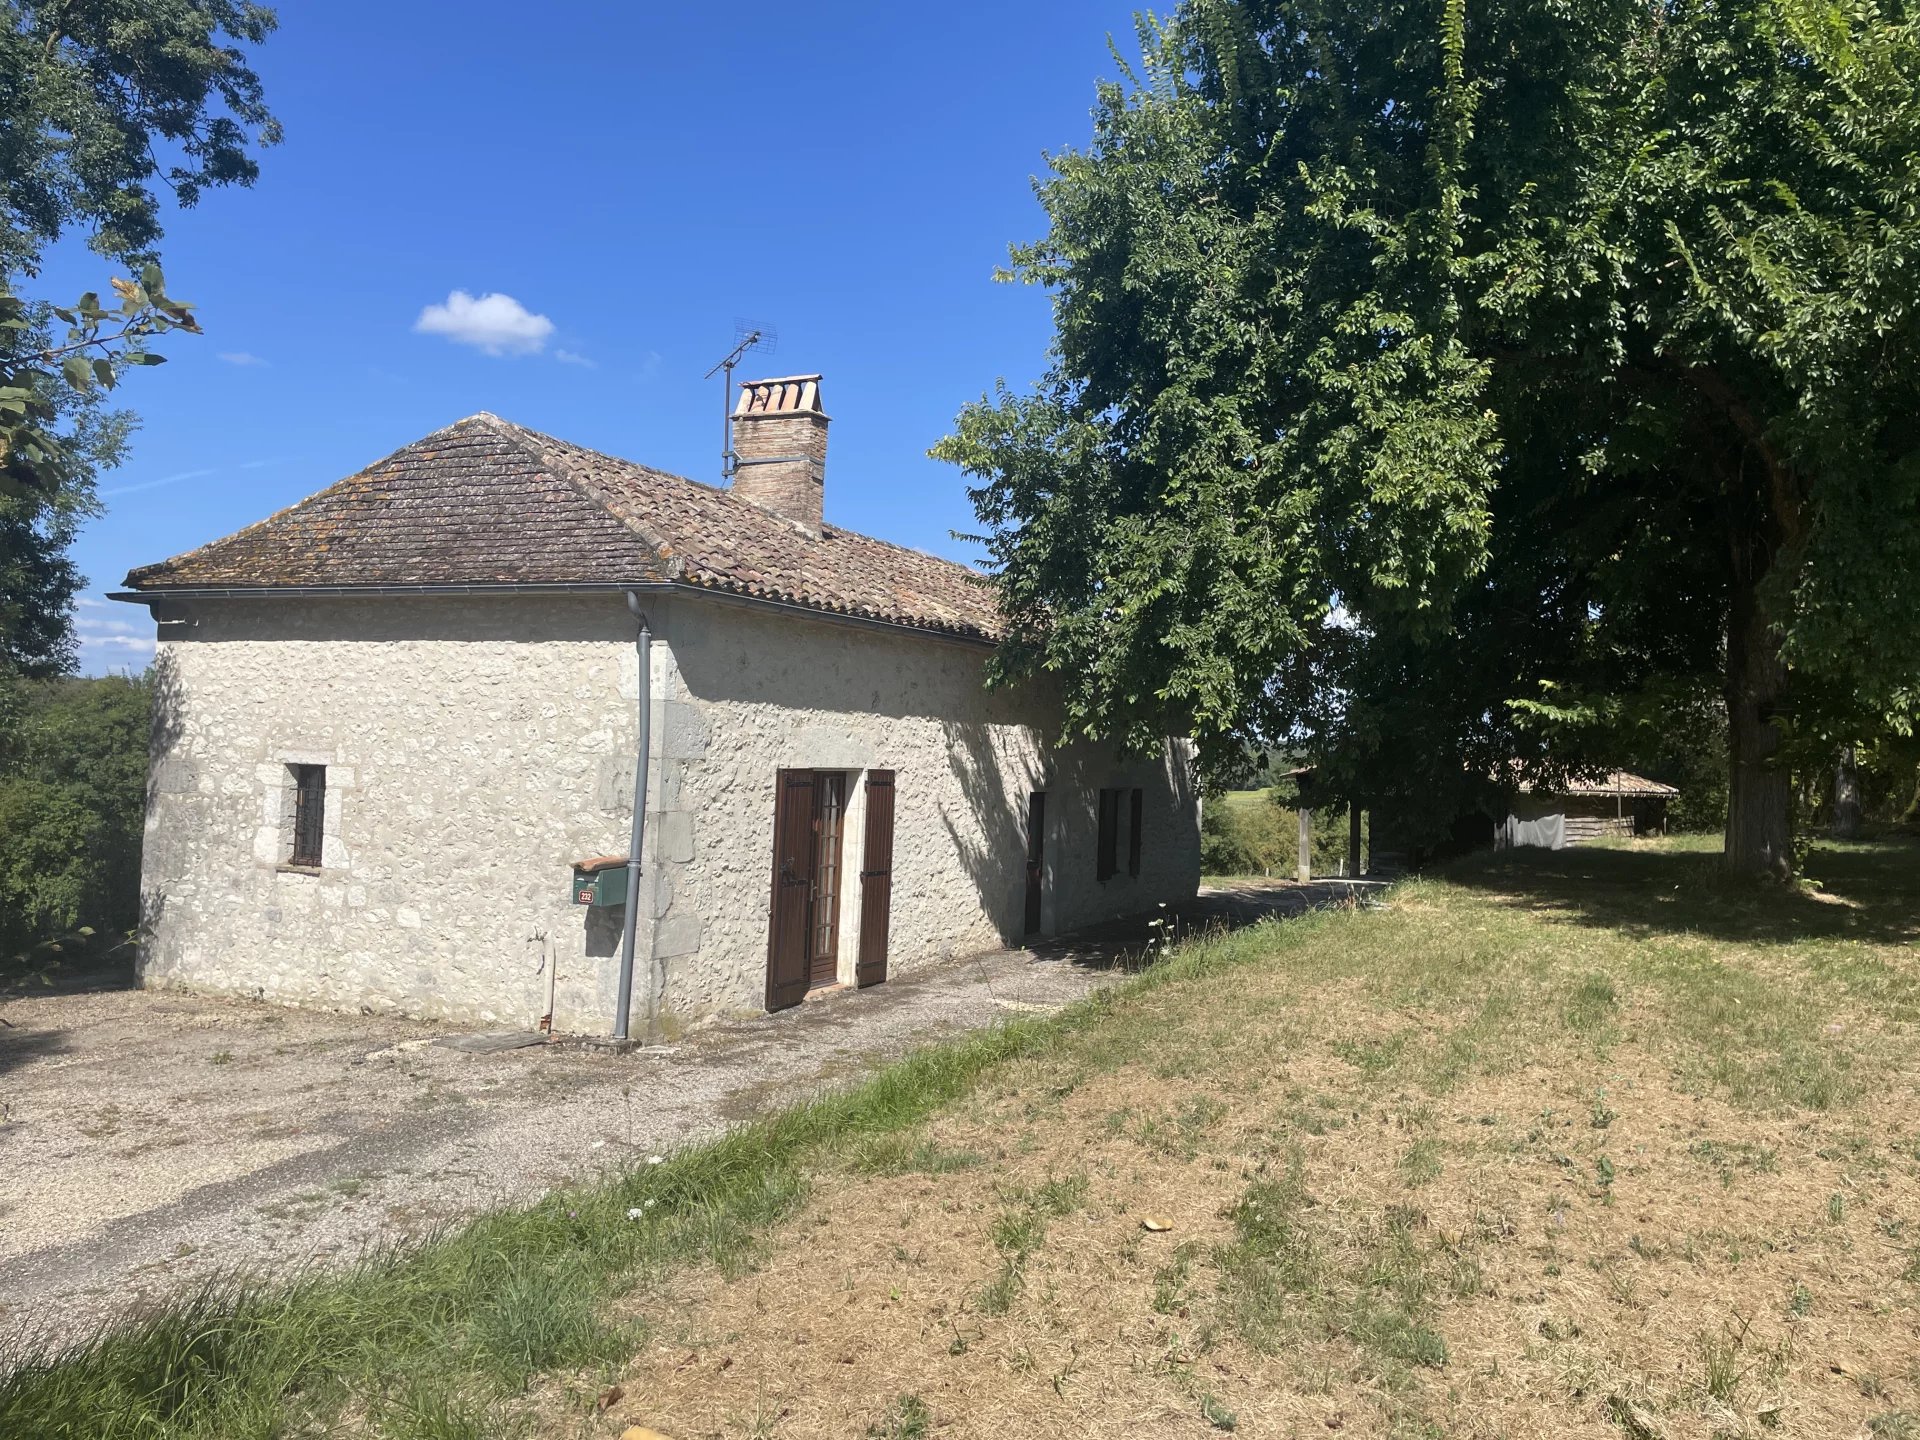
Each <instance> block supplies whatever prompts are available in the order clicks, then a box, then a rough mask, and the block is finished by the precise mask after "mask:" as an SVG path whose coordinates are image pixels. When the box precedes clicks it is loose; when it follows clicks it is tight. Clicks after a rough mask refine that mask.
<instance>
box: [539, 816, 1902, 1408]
mask: <svg viewBox="0 0 1920 1440" xmlns="http://www.w3.org/2000/svg"><path fill="white" fill-rule="evenodd" d="M1815 873H1816V874H1822V875H1824V877H1825V880H1826V886H1827V888H1826V890H1825V891H1824V892H1822V893H1824V894H1828V895H1837V896H1839V897H1840V898H1842V899H1843V900H1845V901H1847V902H1848V903H1846V904H1840V905H1835V904H1832V903H1830V902H1826V901H1821V900H1818V899H1816V898H1814V897H1813V896H1801V895H1788V896H1760V895H1754V894H1751V893H1749V892H1745V891H1741V890H1738V889H1729V888H1727V887H1725V886H1723V885H1721V884H1719V883H1718V882H1716V881H1715V880H1714V879H1713V878H1712V876H1711V873H1710V870H1709V868H1708V862H1706V861H1705V860H1704V859H1703V858H1702V857H1698V856H1694V855H1688V854H1684V853H1678V852H1664V851H1659V850H1649V849H1646V848H1639V849H1635V850H1629V851H1612V852H1594V853H1590V854H1586V855H1578V854H1570V855H1567V856H1563V857H1541V858H1539V859H1536V860H1528V859H1521V860H1519V861H1511V860H1508V861H1501V862H1498V863H1493V862H1489V863H1486V864H1482V865H1479V866H1474V867H1468V868H1466V869H1463V870H1460V871H1456V872H1455V873H1454V874H1453V875H1452V876H1451V877H1449V878H1448V879H1446V880H1443V881H1427V882H1422V883H1418V884H1414V885H1410V886H1406V887H1403V888H1402V889H1400V890H1399V891H1397V892H1395V895H1394V898H1393V901H1392V904H1391V907H1390V908H1389V909H1388V910H1386V911H1384V912H1358V913H1348V914H1337V915H1329V916H1324V917H1319V918H1314V919H1309V920H1306V921H1302V922H1289V923H1288V924H1285V925H1282V926H1279V927H1272V928H1268V929H1266V930H1263V931H1260V932H1255V933H1251V934H1243V935H1240V936H1236V937H1230V938H1226V939H1222V940H1216V941H1213V942H1209V943H1210V944H1212V945H1213V946H1215V947H1216V948H1218V949H1220V950H1222V951H1231V952H1234V953H1233V955H1231V956H1226V957H1223V958H1231V959H1240V960H1246V961H1249V962H1250V963H1241V964H1231V965H1227V966H1225V967H1223V968H1217V969H1214V970H1213V971H1212V973H1203V974H1201V975H1199V976H1197V977H1196V978H1193V979H1188V980H1182V981H1178V982H1176V983H1171V984H1162V985H1157V986H1151V987H1146V988H1142V989H1137V990H1134V991H1131V992H1129V993H1128V994H1126V995H1125V996H1123V997H1122V998H1121V999H1119V1000H1118V1001H1116V1002H1114V1003H1112V1004H1111V1005H1110V1006H1109V1007H1108V1008H1107V1010H1106V1013H1104V1014H1103V1015H1102V1016H1101V1017H1100V1019H1099V1020H1098V1021H1097V1022H1096V1023H1092V1024H1088V1025H1085V1026H1081V1027H1077V1028H1075V1029H1073V1030H1071V1031H1070V1032H1069V1033H1068V1034H1067V1035H1066V1036H1065V1037H1064V1038H1063V1040H1062V1042H1061V1043H1060V1044H1058V1045H1056V1046H1053V1047H1051V1048H1050V1049H1047V1050H1045V1051H1043V1052H1042V1053H1040V1054H1037V1055H1034V1056H1032V1057H1029V1058H1026V1059H1020V1060H1016V1061H1014V1062H1012V1063H1010V1064H1008V1065H1006V1066H1004V1067H1003V1068H1002V1069H1000V1070H999V1071H997V1072H994V1073H993V1074H992V1075H991V1076H990V1077H989V1079H988V1080H987V1082H986V1083H985V1084H984V1085H982V1086H981V1087H980V1088H978V1089H976V1090H975V1091H974V1092H973V1093H972V1094H970V1095H969V1096H967V1097H966V1098H964V1099H962V1100H961V1101H959V1102H957V1103H956V1104H954V1105H953V1106H951V1107H949V1108H948V1109H947V1110H945V1111H944V1112H942V1113H940V1114H938V1115H937V1116H936V1117H935V1118H934V1119H933V1120H932V1121H930V1122H929V1123H928V1124H926V1125H925V1126H924V1127H922V1128H920V1129H918V1130H916V1131H912V1132H908V1133H905V1134H893V1135H888V1136H880V1137H877V1138H875V1139H874V1140H873V1141H872V1142H871V1143H869V1144H865V1145H855V1146H854V1147H852V1148H851V1149H850V1150H848V1151H846V1152H844V1153H843V1154H842V1155H841V1156H840V1157H839V1158H838V1159H837V1160H835V1161H834V1162H833V1164H832V1166H831V1168H830V1170H829V1171H828V1173H825V1174H822V1175H820V1176H818V1177H816V1180H815V1183H814V1184H813V1187H812V1189H811V1192H810V1194H809V1196H808V1198H807V1199H806V1201H805V1202H804V1204H803V1205H802V1206H801V1207H800V1209H799V1210H798V1212H797V1213H796V1214H795V1215H794V1216H793V1217H792V1218H791V1219H789V1220H788V1221H786V1222H784V1223H782V1224H781V1225H780V1226H779V1227H778V1228H777V1229H775V1230H774V1231H772V1232H771V1233H770V1234H769V1236H768V1237H767V1239H766V1243H765V1245H764V1247H763V1249H762V1250H761V1252H760V1255H759V1260H758V1263H757V1264H755V1265H753V1266H752V1267H751V1268H749V1269H748V1270H746V1271H745V1273H740V1272H739V1271H738V1270H737V1268H736V1270H735V1272H734V1273H732V1274H723V1273H722V1272H720V1271H719V1270H717V1269H695V1270H691V1271H682V1272H680V1273H679V1274H678V1275H677V1277H675V1278H673V1279H671V1280H668V1281H666V1282H663V1284H662V1286H661V1287H660V1288H655V1289H649V1290H646V1291H644V1292H636V1293H635V1294H633V1295H632V1296H631V1297H630V1298H629V1300H628V1301H627V1302H625V1303H626V1305H627V1307H628V1310H629V1311H630V1317H629V1318H633V1319H636V1320H643V1321H644V1322H645V1324H646V1333H647V1334H648V1336H649V1339H648V1342H647V1343H646V1345H645V1346H644V1348H643V1349H642V1350H641V1351H640V1353H639V1354H637V1355H636V1356H635V1357H634V1358H633V1360H632V1362H631V1363H630V1364H629V1365H628V1366H626V1367H625V1369H624V1371H623V1372H622V1373H621V1375H620V1383H621V1385H622V1387H623V1389H624V1397H623V1398H622V1399H621V1400H620V1401H619V1402H618V1403H617V1404H615V1405H614V1406H613V1407H612V1408H611V1410H610V1411H609V1412H608V1413H607V1414H605V1415H599V1414H596V1413H594V1412H592V1411H591V1409H590V1407H589V1403H588V1402H589V1400H590V1396H591V1393H592V1392H594V1391H595V1389H596V1388H597V1386H598V1384H599V1383H600V1381H601V1380H602V1379H604V1375H595V1376H588V1375H586V1374H584V1373H582V1374H581V1375H578V1376H573V1377H565V1376H561V1377H553V1378H551V1379H549V1381H547V1382H546V1383H545V1384H543V1385H542V1386H540V1387H538V1388H537V1389H536V1390H535V1392H534V1393H533V1395H532V1396H531V1397H530V1400H531V1404H530V1405H529V1407H528V1411H527V1413H528V1414H530V1415H531V1416H533V1417H534V1418H535V1420H536V1423H537V1426H538V1428H539V1430H540V1431H541V1433H543V1434H548V1435H552V1436H573V1435H588V1436H595V1435H614V1434H618V1433H619V1430H620V1428H621V1426H622V1425H624V1424H627V1423H634V1422H642V1423H646V1424H649V1425H652V1426H654V1427H655V1428H657V1429H659V1430H661V1431H664V1432H665V1433H667V1434H669V1435H673V1436H676V1437H682V1440H691V1437H696V1436H742V1435H745V1436H754V1435H761V1436H780V1437H796V1440H797V1437H808V1436H848V1435H853V1436H859V1435H863V1434H871V1435H881V1436H891V1435H938V1436H951V1437H961V1436H997V1437H998V1436H1047V1437H1057V1436H1071V1435H1141V1434H1150V1435H1156V1436H1161V1435H1166V1436H1180V1435H1192V1436H1202V1435H1212V1434H1217V1433H1220V1432H1222V1431H1226V1430H1233V1431H1236V1432H1237V1433H1241V1434H1248V1435H1305V1434H1318V1433H1337V1434H1340V1435H1342V1436H1347V1435H1439V1434H1446V1435H1463V1436H1488V1437H1492V1436H1507V1437H1521V1436H1547V1435H1553V1436H1563V1435H1594V1436H1620V1435H1626V1436H1629V1437H1635V1440H1639V1437H1645V1436H1653V1435H1659V1436H1667V1437H1673V1440H1679V1437H1692V1436H1698V1437H1702V1440H1706V1437H1717V1436H1736V1435H1749V1434H1751V1435H1763V1434H1764V1435H1782V1436H1807V1437H1815V1436H1818V1437H1829V1436H1854V1435H1857V1436H1875V1437H1880V1440H1889V1437H1896V1436H1901V1435H1915V1436H1920V1310H1917V1309H1916V1305H1917V1303H1920V1248H1916V1247H1920V1150H1917V1149H1916V1142H1917V1140H1920V1131H1917V1129H1916V1121H1915V1107H1914V1100H1915V1085H1916V1076H1917V1075H1920V1046H1917V1045H1916V1038H1915V1031H1914V1022H1915V1019H1916V1018H1917V1017H1920V951H1917V950H1916V947H1915V944H1914V935H1915V926H1916V922H1917V921H1920V904H1917V903H1916V902H1920V855H1916V853H1915V852H1914V851H1913V850H1912V849H1911V848H1908V849H1905V850H1899V849H1885V850H1872V849H1859V850H1852V851H1848V852H1825V853H1822V854H1820V855H1817V856H1816V859H1815ZM1147 1217H1151V1218H1153V1219H1154V1220H1155V1221H1156V1222H1164V1223H1166V1224H1167V1225H1168V1226H1169V1228H1168V1229H1166V1230H1164V1231H1157V1232H1156V1231H1149V1230H1148V1229H1146V1228H1144V1227H1143V1225H1142V1221H1143V1219H1144V1218H1147Z"/></svg>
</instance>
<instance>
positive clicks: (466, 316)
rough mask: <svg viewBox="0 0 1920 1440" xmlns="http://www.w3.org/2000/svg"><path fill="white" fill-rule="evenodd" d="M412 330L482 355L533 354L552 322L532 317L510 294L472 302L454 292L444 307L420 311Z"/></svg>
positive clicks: (541, 346)
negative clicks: (470, 347)
mask: <svg viewBox="0 0 1920 1440" xmlns="http://www.w3.org/2000/svg"><path fill="white" fill-rule="evenodd" d="M413 328H414V329H415V330H417V331H418V332H419V333H420V334H422V335H444V336H446V337H447V339H449V340H452V341H454V342H455V343H456V344H460V345H471V346H473V347H474V348H475V349H477V350H479V351H480V352H481V353H483V354H486V355H537V354H539V353H540V352H541V351H542V350H544V349H545V348H546V345H547V337H548V336H549V335H551V334H553V321H551V320H549V319H548V318H547V317H546V316H544V315H536V314H534V313H533V312H532V311H531V310H529V309H527V307H526V306H524V305H522V304H521V303H520V302H519V301H518V300H516V299H514V298H513V297H512V296H511V295H500V294H487V295H482V296H480V297H478V298H477V299H476V298H475V297H474V296H472V295H469V294H468V293H467V292H466V291H464V290H455V291H454V292H453V293H452V294H450V295H448V296H447V303H446V304H444V305H429V306H427V308H426V309H424V310H422V311H421V312H420V318H419V319H418V320H416V321H414V322H413Z"/></svg>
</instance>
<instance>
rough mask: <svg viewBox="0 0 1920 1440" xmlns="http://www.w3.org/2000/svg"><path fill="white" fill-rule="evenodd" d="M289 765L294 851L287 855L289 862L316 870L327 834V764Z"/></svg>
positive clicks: (318, 866)
mask: <svg viewBox="0 0 1920 1440" xmlns="http://www.w3.org/2000/svg"><path fill="white" fill-rule="evenodd" d="M287 768H288V769H289V770H291V771H292V772H293V854H291V855H290V856H288V857H287V863H288V864H289V865H299V866H303V867H306V868H309V869H314V870H317V869H319V868H320V850H321V845H322V843H323V841H324V838H325V834H326V824H325V822H326V814H327V767H326V766H324V765H289V766H288V767H287Z"/></svg>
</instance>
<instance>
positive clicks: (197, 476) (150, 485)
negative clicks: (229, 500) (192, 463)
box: [100, 469, 220, 500]
mask: <svg viewBox="0 0 1920 1440" xmlns="http://www.w3.org/2000/svg"><path fill="white" fill-rule="evenodd" d="M219 473H220V472H219V471H218V470H217V469H215V470H182V471H181V472H180V473H179V474H177V475H162V476H161V477H160V478H159V479H158V480H142V481H141V482H140V483H139V484H137V485H115V486H113V487H112V488H110V489H107V490H102V491H101V492H100V498H101V499H102V500H109V499H111V498H113V497H114V496H115V495H132V494H135V493H137V492H138V491H141V490H158V489H160V488H161V487H162V486H163V485H178V484H180V483H181V482H182V481H186V480H204V479H205V478H206V477H207V476H209V475H218V474H219Z"/></svg>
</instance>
